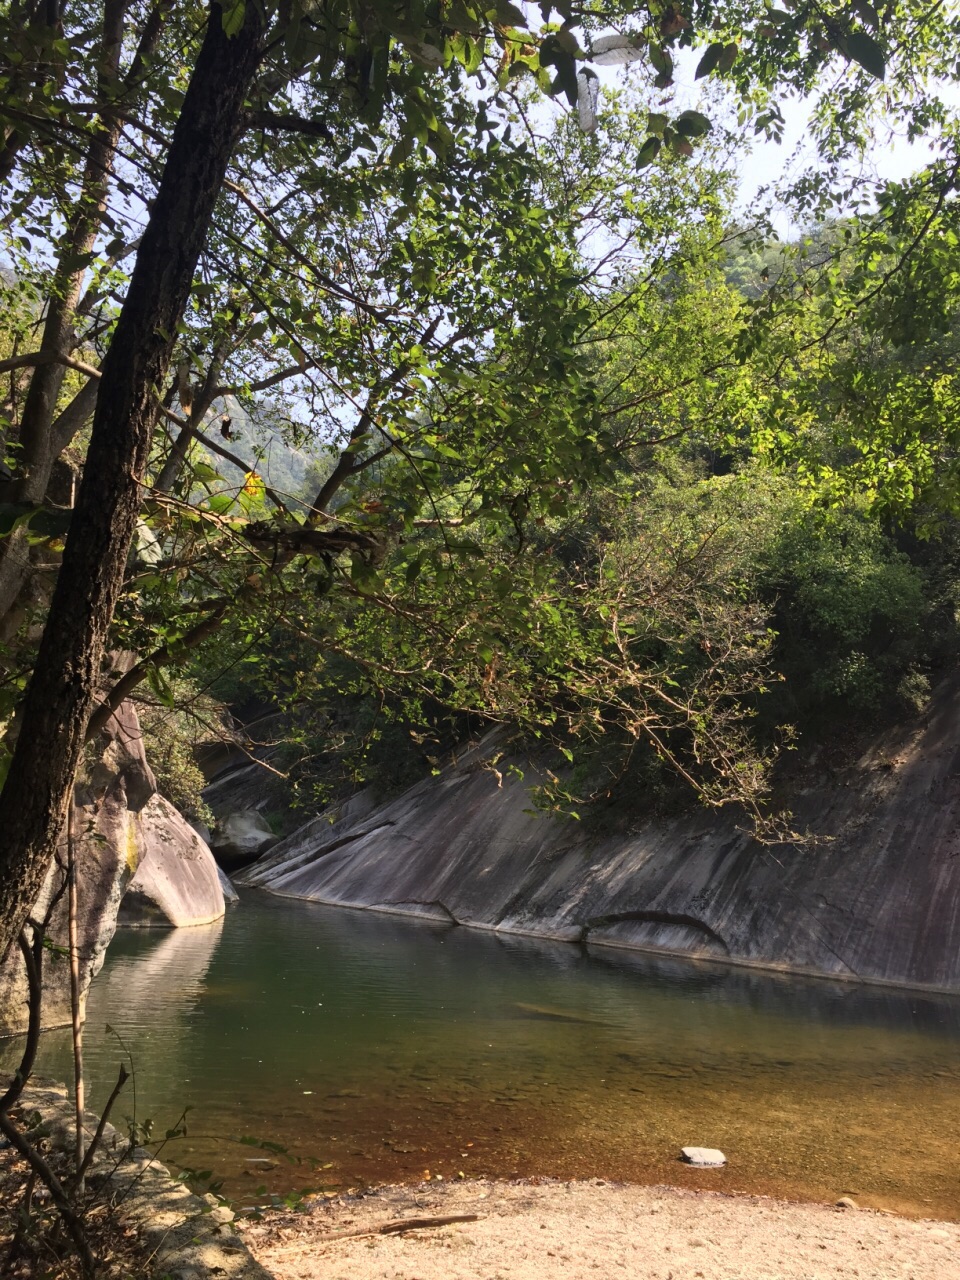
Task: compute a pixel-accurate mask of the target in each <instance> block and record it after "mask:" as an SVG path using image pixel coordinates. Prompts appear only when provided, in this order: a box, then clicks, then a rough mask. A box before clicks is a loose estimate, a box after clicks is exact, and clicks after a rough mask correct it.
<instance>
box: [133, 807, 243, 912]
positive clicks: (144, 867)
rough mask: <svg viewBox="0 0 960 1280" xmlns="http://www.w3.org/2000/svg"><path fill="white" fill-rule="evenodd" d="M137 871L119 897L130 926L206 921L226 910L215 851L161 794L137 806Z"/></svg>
mask: <svg viewBox="0 0 960 1280" xmlns="http://www.w3.org/2000/svg"><path fill="white" fill-rule="evenodd" d="M137 826H138V830H137V846H138V864H137V869H136V874H135V875H134V877H133V879H132V880H131V881H130V883H129V885H128V886H127V890H126V893H125V894H124V895H123V898H122V900H121V902H120V910H119V913H118V916H117V923H118V924H121V925H126V926H128V927H141V928H143V927H150V926H157V925H159V926H161V927H163V926H166V927H170V926H174V927H183V926H185V925H199V924H209V923H210V922H211V921H212V920H219V918H220V917H221V916H222V915H223V910H224V893H223V889H222V887H221V885H220V876H219V874H218V870H219V869H218V867H217V864H216V862H214V860H213V854H212V853H211V852H210V850H209V849H208V848H207V846H206V845H205V844H204V842H203V841H202V840H201V839H200V837H199V836H198V835H197V833H196V831H194V829H193V827H191V826H190V824H189V823H188V822H187V820H186V819H185V818H184V817H183V816H182V815H181V814H180V813H179V811H178V810H177V809H175V808H174V807H173V805H172V804H171V803H170V802H169V800H165V799H164V798H163V797H162V796H160V795H155V796H153V797H152V798H151V799H150V800H149V801H148V802H147V804H145V805H144V807H143V809H142V810H141V811H140V814H139V819H138V823H137Z"/></svg>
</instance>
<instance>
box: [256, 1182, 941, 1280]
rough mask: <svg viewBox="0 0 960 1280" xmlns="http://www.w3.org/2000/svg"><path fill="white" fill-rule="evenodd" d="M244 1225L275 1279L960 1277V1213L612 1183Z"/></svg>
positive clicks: (330, 1210) (367, 1199) (361, 1204)
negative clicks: (954, 1218)
mask: <svg viewBox="0 0 960 1280" xmlns="http://www.w3.org/2000/svg"><path fill="white" fill-rule="evenodd" d="M445 1216H446V1217H454V1216H458V1217H460V1218H461V1219H463V1220H461V1221H456V1222H449V1223H446V1224H443V1225H439V1226H427V1227H420V1228H415V1229H409V1230H404V1229H402V1227H400V1228H399V1229H398V1227H397V1223H398V1221H399V1220H403V1219H408V1220H411V1222H414V1221H422V1220H423V1219H430V1218H441V1219H442V1218H443V1217H445ZM467 1217H469V1218H470V1219H471V1220H465V1219H466V1218H467ZM238 1225H239V1227H240V1230H241V1233H242V1237H243V1239H244V1241H245V1242H246V1243H247V1245H248V1246H249V1247H250V1249H251V1252H252V1253H253V1255H254V1257H255V1258H256V1259H257V1261H258V1262H260V1264H261V1265H262V1266H264V1267H265V1268H266V1269H267V1270H268V1271H269V1272H271V1273H272V1275H273V1276H274V1277H275V1280H585V1277H588V1276H590V1275H591V1274H594V1273H595V1274H596V1275H597V1277H598V1280H609V1278H610V1277H612V1276H616V1275H618V1274H619V1275H623V1276H624V1277H625V1280H626V1277H629V1278H630V1280H697V1278H699V1277H703V1278H704V1280H821V1278H822V1280H828V1278H829V1280H848V1278H852V1277H857V1278H858V1280H867V1278H869V1280H921V1278H923V1280H926V1277H931V1276H935V1277H937V1280H960V1224H957V1223H952V1222H942V1221H939V1220H936V1219H913V1218H901V1217H898V1216H897V1215H895V1214H892V1213H888V1212H886V1211H883V1210H870V1209H859V1208H856V1207H846V1208H843V1207H838V1206H835V1205H828V1204H809V1203H799V1202H794V1201H783V1200H776V1199H772V1198H770V1197H767V1196H750V1195H736V1194H730V1193H727V1192H720V1191H695V1190H687V1189H685V1188H680V1187H671V1186H638V1185H635V1184H631V1183H613V1182H608V1181H606V1180H604V1179H593V1180H591V1181H588V1182H558V1181H552V1180H545V1179H544V1180H539V1179H535V1180H534V1179H531V1180H525V1181H513V1182H506V1181H497V1180H480V1181H476V1182H474V1181H468V1182H456V1183H438V1182H429V1183H420V1184H418V1185H413V1186H384V1187H379V1188H376V1189H375V1190H371V1191H369V1192H366V1193H363V1194H360V1195H358V1196H355V1197H342V1196H341V1197H332V1198H323V1197H319V1196H318V1197H315V1198H314V1199H313V1201H312V1202H311V1203H310V1204H309V1206H308V1208H307V1211H306V1212H300V1213H271V1214H266V1215H264V1217H263V1218H262V1219H260V1220H256V1219H249V1220H245V1221H242V1222H241V1223H239V1224H238ZM384 1227H386V1228H387V1230H386V1231H384Z"/></svg>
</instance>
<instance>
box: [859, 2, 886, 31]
mask: <svg viewBox="0 0 960 1280" xmlns="http://www.w3.org/2000/svg"><path fill="white" fill-rule="evenodd" d="M853 7H854V8H855V9H856V11H857V13H859V15H860V17H861V18H862V19H863V21H864V22H865V23H866V24H867V25H868V26H870V27H873V29H874V31H879V29H880V15H879V14H878V13H877V11H876V9H875V8H874V7H873V5H872V4H868V3H867V0H854V3H853Z"/></svg>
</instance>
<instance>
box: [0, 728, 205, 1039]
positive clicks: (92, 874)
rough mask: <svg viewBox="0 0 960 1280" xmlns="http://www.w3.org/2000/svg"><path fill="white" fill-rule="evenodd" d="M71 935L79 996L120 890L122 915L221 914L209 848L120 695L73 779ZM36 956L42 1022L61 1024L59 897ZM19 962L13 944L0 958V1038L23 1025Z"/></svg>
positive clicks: (46, 893)
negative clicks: (173, 801) (160, 784)
mask: <svg viewBox="0 0 960 1280" xmlns="http://www.w3.org/2000/svg"><path fill="white" fill-rule="evenodd" d="M66 852H67V850H66V839H64V840H63V841H61V845H60V848H59V850H58V852H57V856H56V859H55V861H54V862H53V864H52V865H51V867H50V871H49V873H48V875H47V879H46V882H45V884H44V887H43V891H42V893H41V895H40V898H39V899H38V901H37V903H36V905H35V907H34V909H33V912H32V913H31V914H32V918H33V919H35V920H43V919H44V918H45V917H46V915H47V912H48V908H49V907H50V904H51V901H52V900H53V899H54V898H55V897H56V896H57V894H58V893H59V892H60V890H61V888H62V886H63V884H64V876H65V867H66ZM74 855H75V858H76V863H77V869H78V876H77V905H78V911H77V916H78V935H79V939H78V941H79V947H78V949H79V952H80V960H81V963H80V970H81V987H82V993H83V998H84V999H85V997H86V992H87V988H88V987H89V985H90V982H91V980H92V979H93V977H94V975H95V974H97V973H98V972H99V971H100V968H101V966H102V965H103V959H104V953H105V952H106V949H107V944H108V943H109V941H110V939H111V938H112V937H113V934H114V932H115V930H116V927H117V920H118V914H119V913H120V911H121V903H122V901H123V899H124V895H125V894H127V893H128V892H129V890H130V889H131V887H132V888H133V891H134V895H133V897H132V898H131V901H130V904H129V907H128V908H127V910H126V914H127V916H128V920H127V923H138V924H145V923H147V924H163V925H167V926H170V925H189V924H203V923H206V922H207V921H210V920H214V919H217V918H218V917H219V916H221V915H223V911H224V899H223V890H222V888H221V887H220V881H219V878H218V875H217V868H216V864H215V863H214V861H213V856H212V855H211V853H210V850H209V849H208V848H207V847H206V845H205V844H203V842H202V841H201V840H200V839H199V837H197V836H196V834H195V833H194V832H193V831H192V830H191V829H190V827H189V826H188V825H187V823H186V822H185V821H184V819H183V818H182V817H181V816H180V814H179V813H178V812H177V811H176V810H175V809H174V808H173V806H172V805H169V804H168V803H167V801H165V800H163V799H162V798H161V797H160V796H159V795H158V794H157V784H156V779H155V778H154V776H153V772H152V770H151V769H150V766H149V764H148V763H147V759H146V756H145V754H144V749H143V739H142V734H141V731H140V724H139V721H138V720H137V715H136V711H135V710H134V708H133V706H132V704H130V703H123V704H122V706H121V707H120V708H119V709H118V711H117V712H116V713H115V714H114V715H113V716H111V718H110V720H109V721H108V722H107V725H106V727H105V729H104V731H103V735H102V737H101V740H100V743H99V750H98V753H97V755H96V757H95V759H94V760H93V761H92V763H91V764H90V765H89V766H88V769H87V772H86V775H85V777H84V779H83V781H81V782H80V783H78V785H77V788H76V792H75V808H74ZM46 936H47V938H48V939H49V941H50V942H51V943H52V949H47V950H46V951H45V955H44V1000H43V1026H44V1027H55V1026H62V1025H64V1024H65V1023H68V1022H69V1021H70V1018H71V1013H70V970H69V963H68V961H67V957H66V955H65V954H63V951H64V949H65V948H66V947H67V944H68V936H67V899H66V894H65V893H63V894H61V896H60V897H59V900H58V901H57V903H56V905H55V906H54V907H53V910H52V915H51V917H50V921H49V925H48V927H47V930H46ZM27 1012H28V1009H27V986H26V977H25V973H24V969H23V961H22V958H21V956H20V954H19V951H16V950H14V951H13V952H12V953H11V955H10V956H9V957H8V958H7V960H6V962H5V963H4V964H3V965H2V966H0V1036H2V1035H12V1034H15V1033H17V1032H19V1031H22V1030H24V1029H25V1028H26V1025H27Z"/></svg>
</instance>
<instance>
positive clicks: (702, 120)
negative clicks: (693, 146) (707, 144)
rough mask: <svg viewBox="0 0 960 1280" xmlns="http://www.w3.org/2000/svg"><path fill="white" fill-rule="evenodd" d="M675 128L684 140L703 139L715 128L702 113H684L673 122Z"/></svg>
mask: <svg viewBox="0 0 960 1280" xmlns="http://www.w3.org/2000/svg"><path fill="white" fill-rule="evenodd" d="M673 127H674V128H675V129H676V131H677V133H679V134H680V135H681V136H682V137H684V138H702V137H703V135H704V134H705V133H709V132H710V130H711V128H712V127H713V126H712V125H711V123H710V120H709V118H708V117H707V116H705V115H703V114H702V112H700V111H683V112H681V114H680V115H679V116H677V118H676V120H674V122H673Z"/></svg>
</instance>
